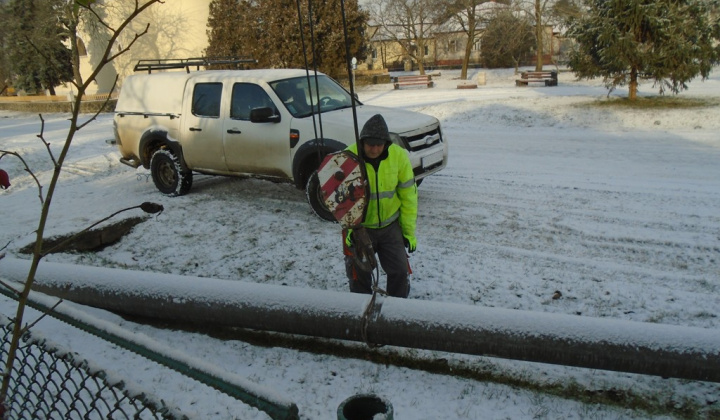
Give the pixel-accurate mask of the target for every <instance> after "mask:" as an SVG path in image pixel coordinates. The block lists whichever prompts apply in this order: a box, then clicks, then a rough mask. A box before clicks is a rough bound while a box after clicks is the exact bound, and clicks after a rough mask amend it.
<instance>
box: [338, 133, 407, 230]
mask: <svg viewBox="0 0 720 420" xmlns="http://www.w3.org/2000/svg"><path fill="white" fill-rule="evenodd" d="M347 150H349V151H351V152H353V153H355V154H358V147H357V144H353V145H351V146H350V147H348V149H347ZM365 169H366V170H367V178H368V179H367V180H368V184H369V186H370V200H369V202H368V208H367V213H366V214H365V220H364V221H363V223H362V225H363V226H365V227H366V228H369V229H379V228H383V227H385V226H387V225H389V224H390V223H392V222H394V221H395V220H398V219H400V227H401V228H402V233H403V236H405V237H407V238H413V239H414V238H415V224H416V221H417V187H416V186H415V174H414V173H413V169H412V164H411V163H410V158H409V156H408V152H407V151H406V150H405V149H403V148H402V147H400V146H398V145H396V144H392V143H391V144H390V146H389V147H388V148H387V157H386V158H385V159H383V160H381V161H380V165H379V167H378V171H377V173H376V172H375V168H374V167H373V166H372V164H370V163H367V162H366V163H365Z"/></svg>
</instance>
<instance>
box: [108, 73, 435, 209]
mask: <svg viewBox="0 0 720 420" xmlns="http://www.w3.org/2000/svg"><path fill="white" fill-rule="evenodd" d="M356 114H357V120H358V127H359V128H362V126H363V124H365V121H367V120H368V119H369V118H370V117H371V116H373V115H375V114H382V115H383V117H385V120H386V121H387V124H388V127H389V129H390V132H391V137H392V139H393V141H394V142H395V143H397V144H399V145H401V146H403V147H404V148H405V149H407V150H408V151H409V153H410V159H411V161H412V164H413V167H414V170H415V178H416V180H417V181H420V180H422V179H423V178H424V177H425V176H427V175H430V174H432V173H435V172H437V171H439V170H441V169H442V168H444V167H445V165H446V163H447V156H448V146H447V141H446V139H445V138H443V134H442V131H441V129H440V122H439V121H438V120H437V118H434V117H431V116H428V115H425V114H421V113H417V112H411V111H405V110H398V109H391V108H383V107H377V106H370V105H363V104H361V103H360V102H358V101H357V100H356ZM114 130H115V140H116V143H117V145H118V147H119V150H120V153H121V155H122V157H121V159H120V160H121V162H123V163H125V164H127V165H130V166H132V167H135V168H137V167H139V166H140V165H142V166H143V167H145V168H148V169H150V172H151V174H152V179H153V181H154V183H155V186H156V187H157V188H158V190H160V191H161V192H162V193H164V194H167V195H183V194H186V193H187V192H188V191H189V190H190V187H191V186H192V179H193V172H196V173H202V174H213V175H226V176H233V175H238V176H248V175H250V176H257V177H263V178H273V179H280V180H285V181H289V182H293V183H295V185H296V186H297V187H298V188H300V189H303V188H304V189H306V191H307V197H308V201H309V202H310V205H311V207H312V208H313V210H314V211H315V213H316V214H317V215H318V216H320V217H322V218H324V219H327V220H334V218H333V216H332V214H330V213H329V212H328V211H327V209H326V208H325V207H324V205H323V204H322V196H321V194H320V192H319V185H318V181H317V176H314V174H315V171H316V170H317V168H318V166H319V164H320V162H321V160H322V158H323V157H324V156H325V155H326V154H328V153H332V152H335V151H338V150H342V149H345V148H346V147H347V146H348V145H349V144H352V143H354V142H355V126H354V121H353V113H352V102H351V96H350V94H349V93H348V92H347V91H346V90H345V89H344V88H343V87H342V86H341V85H340V84H338V83H337V82H336V81H334V80H333V79H331V78H330V77H328V76H326V75H324V74H320V73H318V74H317V76H315V75H314V73H312V72H311V73H308V72H306V71H305V70H282V69H270V70H207V71H195V72H189V73H188V72H158V73H152V74H138V75H131V76H128V77H127V78H125V80H124V81H123V85H122V89H121V90H120V96H119V98H118V102H117V105H116V107H115V119H114Z"/></svg>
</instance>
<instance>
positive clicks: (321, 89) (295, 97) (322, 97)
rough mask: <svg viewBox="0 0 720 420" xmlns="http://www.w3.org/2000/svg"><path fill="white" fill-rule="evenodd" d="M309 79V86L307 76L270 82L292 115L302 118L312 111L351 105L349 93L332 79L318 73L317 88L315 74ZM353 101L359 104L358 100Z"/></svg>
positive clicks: (329, 109)
mask: <svg viewBox="0 0 720 420" xmlns="http://www.w3.org/2000/svg"><path fill="white" fill-rule="evenodd" d="M309 80H310V82H309V85H310V86H308V78H307V77H296V78H294V79H286V80H279V81H277V82H271V83H270V86H271V87H272V88H273V90H274V91H275V93H276V94H277V96H278V97H279V98H280V100H281V101H282V102H283V104H284V105H285V108H287V110H288V111H290V113H291V114H292V115H293V117H297V118H302V117H307V116H309V115H312V114H313V112H328V111H334V110H336V109H342V108H350V107H352V102H351V99H350V93H348V91H346V90H345V89H344V88H343V87H342V86H340V85H339V84H338V83H337V82H336V81H334V80H333V79H331V78H329V77H327V76H324V75H318V77H317V90H316V84H315V80H316V78H315V76H311V77H310V79H309ZM355 102H356V103H357V104H358V105H360V103H359V102H358V101H355Z"/></svg>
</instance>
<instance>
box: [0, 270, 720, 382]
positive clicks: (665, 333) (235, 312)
mask: <svg viewBox="0 0 720 420" xmlns="http://www.w3.org/2000/svg"><path fill="white" fill-rule="evenodd" d="M28 267H29V261H25V260H18V259H12V258H5V259H3V260H0V277H2V278H6V279H8V280H11V281H16V282H22V281H24V279H25V276H26V275H27V270H28ZM33 289H34V290H37V291H40V292H42V293H46V294H49V295H53V296H57V297H61V298H63V299H67V300H71V301H73V302H77V303H80V304H84V305H89V306H94V307H99V308H103V309H107V310H110V311H114V312H118V313H124V314H128V315H133V316H141V317H149V318H154V319H158V320H171V321H183V322H190V323H197V324H215V325H218V326H234V327H241V328H250V329H258V330H266V331H276V332H283V333H290V334H299V335H307V336H315V337H324V338H333V339H340V340H350V341H359V342H368V343H373V344H383V345H391V346H399V347H409V348H417V349H426V350H438V351H446V352H452V353H463V354H471V355H481V356H491V357H501V358H506V359H515V360H525V361H530V362H541V363H551V364H559V365H567V366H579V367H585V368H592V369H603V370H612V371H621V372H631V373H640V374H647V375H657V376H663V377H674V378H684V379H692V380H701V381H712V382H720V331H717V330H710V329H703V328H693V327H681V326H671V325H662V324H650V323H639V322H631V321H623V320H613V319H604V318H602V319H601V318H589V317H581V316H569V315H559V314H548V313H539V312H528V311H517V310H508V309H500V308H485V307H479V306H469V305H459V304H452V303H442V302H431V301H420V300H413V299H396V298H389V297H388V298H382V297H378V298H377V300H376V301H375V303H374V304H373V305H372V306H371V308H370V310H369V311H367V312H366V308H367V306H368V303H369V302H370V297H369V296H368V295H357V294H351V293H341V292H334V291H325V290H313V289H302V288H296V287H288V286H274V285H263V284H255V283H247V282H241V281H230V280H217V279H210V278H202V277H188V276H178V275H171V274H158V273H150V272H141V271H130V270H119V269H108V268H100V267H85V266H77V265H70V264H58V263H48V262H43V263H42V264H40V267H39V270H38V273H37V275H36V279H35V284H34V287H33ZM366 313H367V316H366V315H365V314H366Z"/></svg>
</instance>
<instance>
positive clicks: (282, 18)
mask: <svg viewBox="0 0 720 420" xmlns="http://www.w3.org/2000/svg"><path fill="white" fill-rule="evenodd" d="M300 3H301V4H300V9H301V10H300V18H301V20H302V33H301V26H300V20H299V19H298V3H297V2H296V1H295V0H263V1H262V2H254V1H247V0H212V1H211V2H210V17H209V19H208V40H209V43H208V47H207V49H206V50H205V55H207V56H208V57H217V56H224V57H228V56H235V57H239V56H252V58H253V59H256V60H258V67H267V68H305V67H306V65H305V57H304V56H303V41H304V44H305V50H306V51H307V67H309V68H310V69H313V68H314V66H317V68H318V70H319V71H322V72H325V73H327V74H329V75H331V76H333V77H339V76H341V75H344V74H345V69H346V64H345V63H346V60H345V39H344V35H343V23H342V15H341V10H340V3H339V2H338V1H335V0H312V1H302V2H300ZM345 15H346V16H345V19H346V22H347V25H348V44H349V48H350V54H352V55H353V56H355V57H356V58H358V59H364V58H365V56H366V55H367V52H366V43H365V38H364V30H365V23H366V22H367V15H366V14H365V13H364V12H362V11H361V10H360V9H359V8H358V3H357V0H349V1H346V2H345ZM311 19H312V38H311V25H310V22H311ZM313 48H314V51H315V52H316V53H313ZM313 60H314V61H313Z"/></svg>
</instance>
